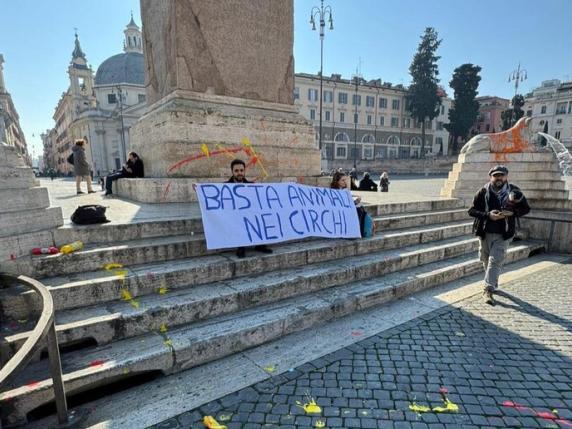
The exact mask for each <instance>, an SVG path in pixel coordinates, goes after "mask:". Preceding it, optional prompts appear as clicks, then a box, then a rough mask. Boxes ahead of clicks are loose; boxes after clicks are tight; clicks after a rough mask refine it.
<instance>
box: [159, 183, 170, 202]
mask: <svg viewBox="0 0 572 429" xmlns="http://www.w3.org/2000/svg"><path fill="white" fill-rule="evenodd" d="M170 191H171V182H169V183H167V186H165V190H164V191H163V196H162V197H161V200H162V201H163V202H164V201H166V200H167V195H169V192H170Z"/></svg>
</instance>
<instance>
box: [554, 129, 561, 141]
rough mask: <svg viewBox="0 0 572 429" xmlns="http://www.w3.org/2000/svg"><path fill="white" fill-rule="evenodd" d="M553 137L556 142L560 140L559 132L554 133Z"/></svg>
mask: <svg viewBox="0 0 572 429" xmlns="http://www.w3.org/2000/svg"><path fill="white" fill-rule="evenodd" d="M554 137H555V138H557V139H558V140H560V131H556V132H555V133H554Z"/></svg>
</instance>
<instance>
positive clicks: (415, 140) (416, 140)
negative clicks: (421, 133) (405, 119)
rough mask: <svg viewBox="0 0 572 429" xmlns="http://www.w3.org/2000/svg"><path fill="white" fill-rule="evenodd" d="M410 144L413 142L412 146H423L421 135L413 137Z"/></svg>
mask: <svg viewBox="0 0 572 429" xmlns="http://www.w3.org/2000/svg"><path fill="white" fill-rule="evenodd" d="M409 144H411V146H421V138H419V137H413V138H412V139H411V140H410V141H409Z"/></svg>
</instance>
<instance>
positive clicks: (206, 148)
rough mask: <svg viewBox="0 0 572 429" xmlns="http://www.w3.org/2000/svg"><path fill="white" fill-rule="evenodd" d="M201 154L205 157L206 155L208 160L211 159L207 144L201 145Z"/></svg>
mask: <svg viewBox="0 0 572 429" xmlns="http://www.w3.org/2000/svg"><path fill="white" fill-rule="evenodd" d="M201 152H202V153H203V155H205V156H206V157H207V158H209V157H210V156H211V153H210V152H209V148H208V146H207V145H206V143H203V144H202V145H201Z"/></svg>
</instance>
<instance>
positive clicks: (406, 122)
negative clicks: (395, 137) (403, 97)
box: [403, 118, 411, 128]
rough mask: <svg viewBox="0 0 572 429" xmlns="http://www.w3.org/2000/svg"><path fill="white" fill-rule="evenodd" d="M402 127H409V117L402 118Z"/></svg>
mask: <svg viewBox="0 0 572 429" xmlns="http://www.w3.org/2000/svg"><path fill="white" fill-rule="evenodd" d="M403 127H404V128H411V118H403Z"/></svg>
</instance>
